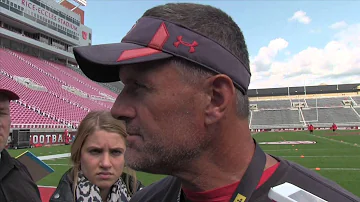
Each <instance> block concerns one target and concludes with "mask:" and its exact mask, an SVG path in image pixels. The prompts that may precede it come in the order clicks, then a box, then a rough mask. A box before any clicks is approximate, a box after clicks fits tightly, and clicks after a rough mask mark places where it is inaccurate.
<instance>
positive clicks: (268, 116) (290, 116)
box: [251, 110, 301, 128]
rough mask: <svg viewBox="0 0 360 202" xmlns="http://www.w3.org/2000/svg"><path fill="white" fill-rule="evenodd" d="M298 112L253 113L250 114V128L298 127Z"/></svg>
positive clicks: (273, 111)
mask: <svg viewBox="0 0 360 202" xmlns="http://www.w3.org/2000/svg"><path fill="white" fill-rule="evenodd" d="M299 117H300V116H299V112H298V111H297V110H264V111H254V112H253V114H252V122H251V124H252V128H262V127H272V126H274V125H277V126H279V127H281V126H285V125H300V124H301V123H300V118H299Z"/></svg>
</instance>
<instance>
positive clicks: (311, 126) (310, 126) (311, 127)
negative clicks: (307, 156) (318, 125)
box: [308, 124, 314, 134]
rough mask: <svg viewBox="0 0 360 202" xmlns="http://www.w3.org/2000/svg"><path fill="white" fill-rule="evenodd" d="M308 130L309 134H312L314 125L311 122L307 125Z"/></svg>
mask: <svg viewBox="0 0 360 202" xmlns="http://www.w3.org/2000/svg"><path fill="white" fill-rule="evenodd" d="M308 130H309V132H310V134H313V133H314V126H313V125H312V124H310V125H309V126H308Z"/></svg>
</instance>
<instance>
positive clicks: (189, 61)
mask: <svg viewBox="0 0 360 202" xmlns="http://www.w3.org/2000/svg"><path fill="white" fill-rule="evenodd" d="M74 55H75V58H76V60H77V62H78V65H79V67H80V68H81V70H82V71H83V72H84V73H85V75H86V76H87V77H89V78H90V79H92V80H93V81H98V82H112V81H119V80H121V81H122V82H123V83H124V85H125V86H124V88H123V90H122V91H121V93H120V94H119V95H118V97H117V99H116V101H115V103H114V105H113V107H112V109H111V112H112V115H113V117H115V118H116V119H118V120H119V121H125V123H126V130H127V133H128V134H129V135H128V136H127V142H128V147H127V150H126V153H125V160H126V163H127V165H128V166H129V167H131V168H133V169H135V170H138V171H143V172H148V173H154V174H165V175H168V177H166V178H164V179H162V180H160V181H158V182H155V183H153V184H151V185H149V186H147V187H145V188H144V189H142V190H141V191H139V192H137V193H136V194H135V195H134V196H133V197H132V198H131V201H132V202H150V201H166V202H175V201H193V202H195V201H208V202H212V201H218V202H225V201H226V202H228V201H231V202H233V201H242V202H244V201H257V202H263V201H271V200H270V199H269V198H268V192H269V189H270V188H271V187H273V186H276V185H279V184H282V183H284V182H289V183H292V184H295V185H297V186H299V187H301V188H303V189H305V190H308V191H309V192H312V193H313V194H315V195H318V196H320V197H322V198H324V199H325V200H329V201H342V202H348V201H356V200H359V199H358V198H357V197H356V196H354V195H353V194H351V193H350V192H348V191H346V190H345V189H343V188H342V187H340V186H339V185H337V184H336V183H334V182H333V181H330V180H328V179H326V178H324V177H322V176H321V175H319V174H317V173H316V172H314V171H311V170H309V169H307V168H305V167H302V166H300V165H298V164H296V163H294V162H290V161H288V160H285V159H283V158H280V157H276V156H273V155H269V154H266V153H264V151H263V150H262V149H261V148H260V146H259V145H258V144H257V142H256V141H255V139H253V138H252V136H251V133H250V129H249V122H248V117H249V99H248V95H247V92H248V87H249V83H250V78H251V71H250V62H249V54H248V50H247V45H246V43H245V39H244V36H243V33H242V31H241V30H240V28H239V27H238V25H237V24H236V23H235V22H234V21H233V20H232V18H231V17H230V16H229V15H227V14H226V13H224V12H223V11H221V10H220V9H217V8H214V7H212V6H208V5H201V4H194V3H168V4H165V5H159V6H156V7H153V8H150V9H149V10H147V11H146V12H145V13H144V14H143V16H142V17H141V18H140V19H139V20H138V21H137V22H136V24H135V25H134V26H133V27H132V29H131V30H130V31H129V32H128V33H127V35H126V36H125V37H124V38H123V39H122V41H121V43H116V44H104V45H94V46H83V47H76V48H74Z"/></svg>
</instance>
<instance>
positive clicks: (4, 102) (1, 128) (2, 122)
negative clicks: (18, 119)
mask: <svg viewBox="0 0 360 202" xmlns="http://www.w3.org/2000/svg"><path fill="white" fill-rule="evenodd" d="M9 104H10V103H9V100H8V99H7V97H6V96H5V95H2V94H0V152H1V151H2V150H3V149H4V148H5V145H6V143H7V140H8V137H9V133H10V122H11V119H10V107H9Z"/></svg>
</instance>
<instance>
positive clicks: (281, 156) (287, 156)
mask: <svg viewBox="0 0 360 202" xmlns="http://www.w3.org/2000/svg"><path fill="white" fill-rule="evenodd" d="M280 157H284V158H292V157H296V158H299V157H300V156H280ZM305 158H359V159H360V156H306V155H305Z"/></svg>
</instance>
